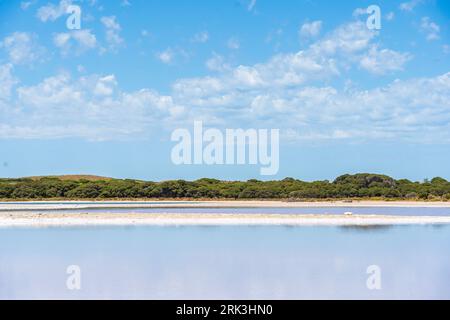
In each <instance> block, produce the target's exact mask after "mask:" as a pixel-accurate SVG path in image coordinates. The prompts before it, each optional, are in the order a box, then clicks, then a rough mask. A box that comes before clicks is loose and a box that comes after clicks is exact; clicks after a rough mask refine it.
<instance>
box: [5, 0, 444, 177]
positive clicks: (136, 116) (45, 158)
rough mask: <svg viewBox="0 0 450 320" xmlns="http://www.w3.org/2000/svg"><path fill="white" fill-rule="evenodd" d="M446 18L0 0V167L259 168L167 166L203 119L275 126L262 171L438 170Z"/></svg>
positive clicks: (421, 11) (200, 0)
mask: <svg viewBox="0 0 450 320" xmlns="http://www.w3.org/2000/svg"><path fill="white" fill-rule="evenodd" d="M71 4H75V5H78V6H80V8H81V18H82V19H81V29H79V30H70V29H68V28H67V26H66V22H67V19H68V18H69V14H67V13H66V11H67V7H68V6H70V5H71ZM370 5H378V6H379V7H380V9H381V18H382V19H381V29H380V30H370V29H369V28H368V27H367V25H366V20H367V18H368V14H367V13H366V8H367V7H368V6H370ZM449 26H450V2H449V1H446V0H409V1H408V0H403V1H391V0H389V1H361V0H358V1H356V0H355V1H339V2H338V1H331V0H329V1H326V0H321V1H320V0H298V1H273V0H220V1H212V0H196V1H190V2H188V1H183V0H178V1H175V0H165V1H156V0H151V1H148V0H108V1H106V0H79V1H75V0H73V1H70V0H62V1H57V0H28V1H13V0H0V176H2V177H16V176H29V175H44V174H71V173H89V174H98V175H107V176H114V177H129V178H142V179H151V180H161V179H173V178H185V179H195V178H200V177H204V176H208V177H217V178H223V179H248V178H260V177H259V167H258V166H175V165H173V164H172V162H171V159H170V151H171V148H172V147H173V145H174V144H173V142H171V141H170V136H171V132H172V131H173V130H175V129H177V128H187V129H192V126H193V122H194V121H195V120H202V121H203V123H204V125H205V126H207V127H214V128H220V129H225V128H244V129H248V128H267V129H271V128H277V129H280V135H281V141H280V143H281V147H280V148H281V150H280V170H279V174H278V175H277V176H275V177H273V178H283V177H286V176H293V177H296V178H300V179H304V180H312V179H333V178H334V177H336V176H337V175H340V174H342V173H354V172H380V173H386V174H390V175H392V176H394V177H397V178H409V179H414V180H422V179H424V178H432V177H434V176H442V177H445V178H447V179H450V166H449V165H448V163H450V28H449Z"/></svg>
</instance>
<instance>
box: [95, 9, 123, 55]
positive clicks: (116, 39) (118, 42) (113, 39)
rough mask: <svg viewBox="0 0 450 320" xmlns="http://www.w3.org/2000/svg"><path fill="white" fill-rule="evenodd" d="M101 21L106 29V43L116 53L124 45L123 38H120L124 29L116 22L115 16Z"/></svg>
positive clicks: (103, 18)
mask: <svg viewBox="0 0 450 320" xmlns="http://www.w3.org/2000/svg"><path fill="white" fill-rule="evenodd" d="M100 21H101V22H102V24H103V26H104V27H105V29H106V41H107V43H108V46H109V49H110V50H112V51H116V50H117V49H118V48H119V47H121V46H122V45H123V43H124V40H123V38H122V37H121V36H120V31H121V30H122V27H121V26H120V24H119V23H118V22H117V21H116V17H115V16H108V17H102V18H101V19H100Z"/></svg>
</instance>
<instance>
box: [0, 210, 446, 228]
mask: <svg viewBox="0 0 450 320" xmlns="http://www.w3.org/2000/svg"><path fill="white" fill-rule="evenodd" d="M449 224H450V217H437V216H386V215H352V216H343V215H322V214H319V215H280V214H196V213H190V214H152V215H148V214H139V213H119V214H110V213H101V214H91V213H89V214H88V213H83V214H55V213H30V212H21V213H14V214H12V213H1V214H0V228H8V227H41V228H42V227H88V226H361V227H368V226H390V225H449Z"/></svg>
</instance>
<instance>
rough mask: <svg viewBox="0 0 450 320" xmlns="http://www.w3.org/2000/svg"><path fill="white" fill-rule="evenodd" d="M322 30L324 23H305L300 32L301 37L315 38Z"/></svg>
mask: <svg viewBox="0 0 450 320" xmlns="http://www.w3.org/2000/svg"><path fill="white" fill-rule="evenodd" d="M321 29H322V21H313V22H307V23H304V24H303V25H302V26H301V27H300V30H299V34H300V37H302V38H314V37H317V36H318V35H319V34H320V30H321Z"/></svg>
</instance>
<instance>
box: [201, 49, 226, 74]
mask: <svg viewBox="0 0 450 320" xmlns="http://www.w3.org/2000/svg"><path fill="white" fill-rule="evenodd" d="M205 65H206V67H207V68H208V69H209V70H211V71H220V72H223V71H225V70H229V69H230V65H229V64H228V63H226V62H225V59H224V57H223V56H221V55H218V54H217V53H213V56H212V57H211V58H209V59H208V60H207V61H206V63H205Z"/></svg>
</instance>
